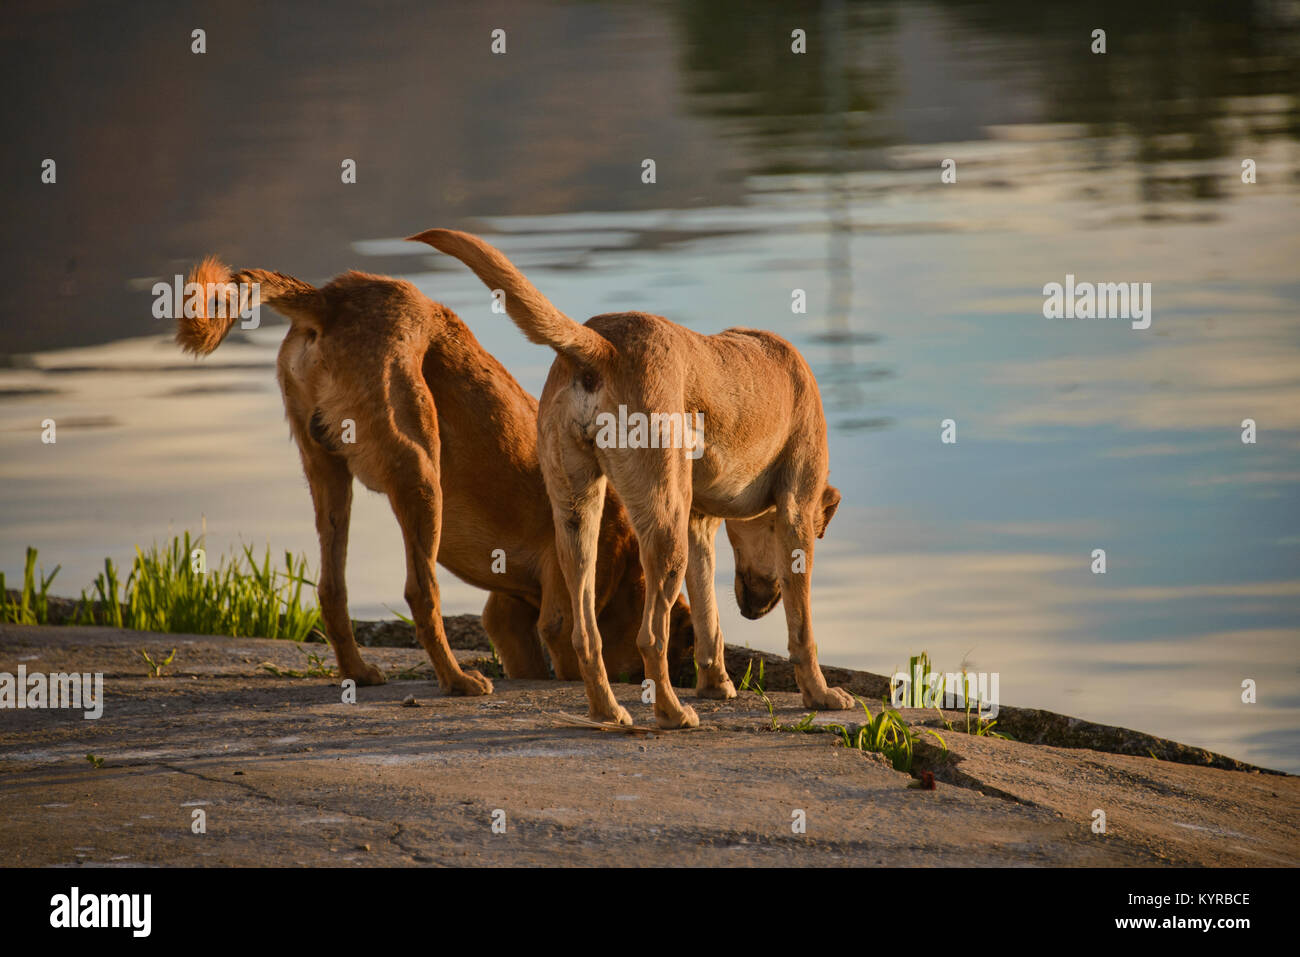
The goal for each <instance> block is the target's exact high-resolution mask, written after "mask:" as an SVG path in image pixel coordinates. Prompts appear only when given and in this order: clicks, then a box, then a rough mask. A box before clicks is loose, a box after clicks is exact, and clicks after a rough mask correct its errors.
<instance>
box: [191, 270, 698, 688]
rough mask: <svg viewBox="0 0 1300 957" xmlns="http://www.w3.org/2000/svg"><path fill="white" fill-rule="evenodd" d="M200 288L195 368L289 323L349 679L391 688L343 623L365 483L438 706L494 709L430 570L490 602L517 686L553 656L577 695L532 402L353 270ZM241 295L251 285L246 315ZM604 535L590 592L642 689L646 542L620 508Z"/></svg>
mask: <svg viewBox="0 0 1300 957" xmlns="http://www.w3.org/2000/svg"><path fill="white" fill-rule="evenodd" d="M189 281H190V282H191V283H198V284H199V285H200V286H201V287H202V289H203V290H204V293H205V295H204V302H203V304H202V307H201V308H197V309H190V310H188V311H189V312H197V313H199V314H198V315H189V316H182V318H181V319H180V321H179V327H178V329H177V333H176V340H177V342H178V343H179V344H180V345H181V347H182V348H184V349H185V350H187V351H189V352H192V353H195V354H196V355H202V354H207V353H210V352H212V351H213V350H214V349H216V348H217V346H218V345H219V344H220V343H221V341H222V339H223V338H225V336H226V333H228V332H229V331H230V328H231V326H232V325H234V323H235V322H236V321H237V320H238V314H239V310H240V308H241V307H245V308H246V307H248V306H249V305H254V304H256V303H258V302H261V303H271V304H273V305H274V306H275V308H276V309H277V310H278V311H280V312H282V313H284V315H285V316H287V317H288V319H289V322H290V327H289V332H288V334H287V335H286V336H285V338H284V342H283V343H282V344H281V346H280V354H279V359H278V361H277V363H276V367H277V370H278V371H277V377H278V379H279V382H280V391H281V392H282V393H283V395H284V408H285V412H286V414H287V416H288V419H289V429H290V431H291V432H292V434H293V438H294V440H295V441H296V442H297V444H298V451H299V453H300V455H301V457H302V465H303V471H304V472H306V474H307V482H308V484H309V485H310V486H311V495H312V501H313V503H314V504H315V507H316V531H317V533H318V534H319V536H320V546H321V567H320V579H319V583H318V585H317V594H318V596H319V598H320V604H321V612H322V615H323V617H324V619H325V626H326V630H327V632H328V634H327V637H328V638H329V641H330V643H331V644H332V645H333V647H334V653H335V655H336V657H337V658H338V663H339V671H340V674H341V675H342V677H344V678H352V679H355V680H356V682H357V683H358V684H378V683H382V682H383V681H384V675H383V673H382V672H381V671H380V670H379V669H378V668H376V667H374V666H372V665H368V664H367V663H366V662H365V661H364V660H363V659H362V658H361V654H360V652H359V651H358V650H357V644H356V639H355V637H354V636H353V633H352V620H351V618H350V617H349V616H348V610H347V587H346V585H345V584H344V565H345V562H346V556H347V543H348V522H349V516H350V513H351V505H352V479H353V476H355V477H356V478H358V479H360V480H361V482H362V484H364V485H365V486H366V487H368V488H370V489H372V490H374V491H376V492H382V493H383V494H385V495H386V496H388V500H389V503H390V504H391V505H392V508H393V512H394V513H395V514H396V516H397V521H398V524H400V525H401V528H402V537H403V539H404V540H405V543H406V589H405V596H406V600H407V603H408V604H409V605H410V606H411V614H412V616H413V618H414V621H415V631H416V636H417V637H418V638H419V640H420V644H422V645H423V646H424V648H425V650H426V651H427V652H428V654H429V659H430V660H431V661H432V662H433V667H434V670H435V671H436V672H437V675H438V683H439V685H440V686H441V688H442V690H443V692H444V693H447V694H466V695H479V694H489V693H490V692H491V691H492V682H491V681H490V680H488V679H487V678H486V677H484V676H483V675H482V674H480V673H479V672H477V671H468V672H467V671H462V670H461V667H460V665H459V664H457V662H456V659H455V657H454V656H453V655H452V653H451V649H450V648H449V647H448V644H447V637H446V634H445V633H444V631H443V624H442V615H441V611H440V606H439V597H438V583H437V579H436V578H435V576H434V568H433V566H434V562H435V561H437V562H438V563H440V564H441V565H442V566H443V567H444V568H446V569H448V570H449V571H451V572H452V573H453V574H454V575H456V576H457V577H458V578H461V579H464V580H465V581H467V582H469V583H470V584H472V585H477V586H478V587H480V588H485V589H487V590H488V591H490V592H491V593H492V594H491V595H490V596H489V598H488V601H487V604H486V606H485V607H484V609H483V627H484V628H485V630H486V631H487V633H488V635H489V637H490V638H491V639H492V643H493V644H494V645H495V647H496V649H497V652H498V654H499V655H500V657H501V662H502V664H503V666H504V668H505V673H506V675H507V676H508V677H511V678H545V677H548V671H547V667H546V661H545V659H544V658H543V656H542V650H541V644H542V641H544V642H545V644H546V647H547V649H548V650H549V652H550V656H551V662H552V665H553V667H554V670H555V675H556V677H557V678H561V679H565V680H576V679H577V677H578V676H579V669H578V664H577V659H576V657H575V654H574V651H573V646H572V643H571V642H570V641H568V640H567V635H568V633H569V631H570V630H571V628H572V625H571V623H570V620H569V616H570V614H571V612H570V607H571V602H570V600H569V595H568V591H567V589H566V587H565V583H564V574H563V572H562V571H561V567H560V562H559V559H558V556H557V554H556V547H555V540H556V539H555V530H554V528H553V527H552V524H551V509H550V503H549V500H548V499H547V496H546V488H545V486H544V484H543V482H542V474H541V471H540V467H539V464H538V459H537V402H536V400H534V399H533V397H532V396H530V395H529V394H528V393H527V392H525V391H524V390H523V388H522V387H521V386H520V385H519V383H518V382H516V381H515V380H514V379H513V378H512V377H511V375H510V374H509V373H508V372H506V370H505V369H504V368H503V367H502V365H501V363H499V362H497V360H496V359H494V358H493V357H492V356H490V355H489V354H488V353H487V352H486V351H485V350H484V349H483V347H482V346H481V345H479V343H478V340H476V339H475V338H474V336H473V334H472V333H471V332H470V331H469V329H468V327H466V325H465V324H464V323H463V322H461V321H460V319H459V318H457V317H456V315H455V314H454V313H453V312H452V311H451V310H449V309H447V308H445V307H443V306H441V305H439V304H438V303H435V302H432V301H431V300H429V299H428V298H427V297H425V296H424V295H423V294H422V293H421V292H420V291H419V290H418V289H416V288H415V287H414V286H413V285H411V284H410V283H407V282H401V281H398V280H394V279H389V278H386V277H383V276H371V275H367V274H364V273H358V272H349V273H346V274H344V275H342V276H340V277H338V278H337V279H335V280H334V281H332V282H330V283H329V284H327V285H326V286H324V287H322V288H320V289H316V288H314V287H312V286H310V285H308V284H307V283H305V282H302V281H301V280H298V279H294V278H292V277H290V276H285V275H283V274H281V273H276V272H268V271H266V270H261V269H246V270H243V271H240V272H236V273H232V272H231V271H230V270H229V269H228V268H227V267H226V266H223V265H222V264H221V263H220V262H218V261H217V260H215V259H211V258H209V259H207V260H205V261H204V262H203V263H201V264H200V265H199V266H197V267H196V268H195V269H194V271H193V272H191V274H190V276H189ZM210 284H211V285H210ZM232 284H233V285H232ZM238 284H247V285H246V288H245V292H244V295H243V297H242V299H241V297H240V292H239V290H238ZM250 290H251V292H250ZM254 297H257V298H254ZM195 298H196V299H197V298H198V297H195ZM210 300H211V301H210ZM213 301H215V302H216V303H217V304H218V306H219V307H222V308H219V309H217V310H214V309H212V305H213ZM598 534H599V539H600V548H601V561H600V562H599V564H598V567H596V568H595V569H594V574H593V580H592V587H593V591H594V601H595V607H596V608H597V609H598V610H599V617H600V627H601V629H602V630H605V629H608V631H607V632H606V633H607V634H609V635H610V636H611V648H610V649H609V651H607V652H606V659H605V662H606V664H607V665H608V666H609V668H610V670H611V671H612V672H613V673H614V674H620V673H622V672H627V673H628V675H629V676H636V677H637V678H638V679H639V674H638V673H639V672H640V660H639V655H638V654H637V651H636V645H635V641H636V633H637V629H638V625H639V618H640V609H641V605H642V603H643V602H644V600H645V584H644V578H643V577H642V572H641V563H640V560H639V554H638V549H637V542H636V537H635V535H634V534H633V532H632V529H631V526H630V525H629V524H628V521H627V515H626V513H625V512H624V510H623V507H622V505H621V504H620V503H619V501H618V499H617V497H616V496H614V495H612V494H611V495H610V496H609V497H608V500H607V501H605V502H604V521H603V522H601V524H600V528H599V533H598ZM672 615H673V624H672V631H673V636H674V638H673V644H674V653H675V654H676V655H683V654H684V651H685V648H686V647H688V646H689V645H690V643H691V624H690V615H689V611H688V609H687V607H686V604H685V602H684V601H679V602H677V603H676V604H675V605H674V606H673V612H672ZM539 635H540V638H541V641H539V640H538V639H539Z"/></svg>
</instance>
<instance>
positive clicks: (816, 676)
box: [777, 501, 853, 711]
mask: <svg viewBox="0 0 1300 957" xmlns="http://www.w3.org/2000/svg"><path fill="white" fill-rule="evenodd" d="M816 528H817V523H816V513H815V511H814V510H813V509H812V508H803V507H801V506H800V505H799V504H798V503H797V502H793V501H792V502H789V503H787V504H786V506H785V507H784V508H782V507H779V506H778V509H777V541H778V542H783V543H784V549H785V551H784V554H783V555H781V556H779V558H778V565H779V568H780V575H781V594H782V598H783V604H784V605H785V622H786V627H787V629H788V630H789V649H790V663H791V664H792V665H794V676H795V680H796V681H797V682H798V684H799V690H800V691H801V692H802V693H803V706H804V707H805V708H815V709H817V710H818V711H843V710H846V709H849V708H852V707H853V695H851V694H849V693H848V692H847V691H845V690H844V689H843V688H830V687H827V685H826V677H825V676H824V675H823V674H822V669H821V665H820V664H818V662H817V644H816V642H815V641H813V629H812V600H811V595H812V562H813V542H814V541H815V536H816Z"/></svg>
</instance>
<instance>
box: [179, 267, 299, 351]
mask: <svg viewBox="0 0 1300 957" xmlns="http://www.w3.org/2000/svg"><path fill="white" fill-rule="evenodd" d="M194 283H197V284H198V287H199V289H200V290H201V292H200V295H199V297H195V298H193V299H191V297H190V295H189V291H190V290H191V289H193V288H194V286H193V285H192V284H194ZM185 290H186V293H185V300H184V302H182V303H181V308H180V316H179V318H178V320H177V323H176V342H177V344H178V345H179V346H180V347H181V348H182V349H184V350H185V351H186V352H192V353H194V354H195V355H207V354H208V353H209V352H212V351H213V350H214V349H216V348H217V346H219V345H221V340H223V339H225V338H226V334H227V333H229V332H230V330H231V327H233V326H234V324H235V323H236V322H238V321H239V318H240V316H241V314H243V313H244V312H245V311H246V310H248V309H251V308H253V307H255V306H258V305H261V304H263V303H274V304H275V308H276V309H277V310H278V311H280V312H282V313H284V314H285V315H286V316H287V317H288V318H289V321H290V322H291V323H292V324H294V325H303V324H305V325H308V326H311V327H312V328H314V329H316V330H317V331H318V332H319V331H320V328H321V317H322V316H323V315H324V312H325V301H324V298H323V297H322V296H321V292H320V290H319V289H317V288H316V287H314V286H312V285H309V284H308V283H305V282H303V281H302V280H301V279H294V278H293V277H292V276H286V275H284V274H283V273H278V272H268V271H267V270H265V269H241V270H240V271H239V272H231V271H230V267H229V266H227V265H225V264H224V263H222V262H221V261H220V260H219V259H217V258H216V257H215V256H209V257H208V258H207V259H205V260H203V261H202V262H201V263H199V264H198V265H197V266H195V267H194V268H193V269H191V270H190V274H189V278H188V279H187V281H186V284H185ZM200 298H201V302H200ZM214 307H215V308H214Z"/></svg>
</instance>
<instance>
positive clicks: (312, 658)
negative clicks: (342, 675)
mask: <svg viewBox="0 0 1300 957" xmlns="http://www.w3.org/2000/svg"><path fill="white" fill-rule="evenodd" d="M298 650H299V651H300V652H302V653H303V654H304V655H306V656H307V662H306V664H307V667H305V668H281V667H280V666H279V665H276V664H274V663H272V662H270V661H264V662H262V664H261V665H260V666H259V667H261V669H262V670H263V671H269V672H270V673H271V674H273V675H275V676H276V677H277V678H335V677H337V676H338V672H337V670H336V669H335V667H334V666H333V665H332V664H330V663H329V662H328V661H327V660H326V659H325V656H324V655H322V654H320V653H319V652H316V651H308V650H307V649H306V648H302V647H299V648H298Z"/></svg>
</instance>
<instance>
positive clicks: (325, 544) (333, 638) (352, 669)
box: [295, 426, 384, 685]
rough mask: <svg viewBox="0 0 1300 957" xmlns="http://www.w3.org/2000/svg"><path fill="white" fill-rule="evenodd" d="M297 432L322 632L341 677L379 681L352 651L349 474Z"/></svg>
mask: <svg viewBox="0 0 1300 957" xmlns="http://www.w3.org/2000/svg"><path fill="white" fill-rule="evenodd" d="M299 432H301V436H300V437H299V439H298V449H299V452H300V453H301V455H302V467H303V471H304V472H306V474H307V484H308V485H309V486H310V488H311V500H312V504H313V505H314V506H315V508H316V534H317V536H318V537H319V538H320V577H319V578H318V579H317V582H316V597H317V598H319V599H320V607H321V616H322V617H323V618H324V619H325V637H326V638H328V639H329V643H330V645H331V646H333V648H334V657H335V658H336V659H338V663H339V675H340V677H342V678H351V679H352V680H353V681H355V682H356V683H357V684H359V685H378V684H383V683H384V673H383V672H382V671H380V670H379V669H378V668H376V667H375V666H374V665H371V664H367V663H366V662H365V661H364V660H363V659H362V657H361V652H360V651H358V650H357V641H356V637H355V636H354V635H353V633H352V618H351V617H350V616H349V615H348V588H347V583H346V581H345V580H344V567H345V566H346V564H347V556H348V523H349V522H350V520H351V515H352V473H351V472H350V471H349V470H348V466H347V463H346V462H345V461H344V460H343V459H342V458H340V457H339V456H337V455H333V454H331V453H330V452H327V451H326V450H325V449H323V448H321V447H320V446H318V445H316V444H315V442H314V440H312V439H311V438H310V437H309V436H307V434H306V428H305V426H304V427H303V428H302V429H295V434H296V435H297V434H298V433H299Z"/></svg>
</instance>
